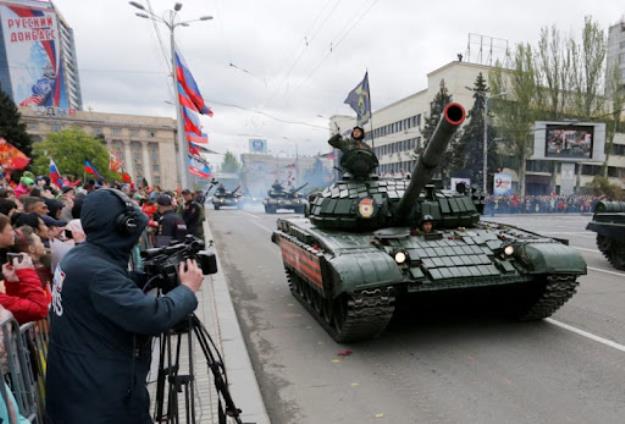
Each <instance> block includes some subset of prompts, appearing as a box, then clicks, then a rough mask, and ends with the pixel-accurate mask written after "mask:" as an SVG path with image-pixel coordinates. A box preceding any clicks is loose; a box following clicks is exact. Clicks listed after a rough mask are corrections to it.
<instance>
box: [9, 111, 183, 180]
mask: <svg viewBox="0 0 625 424" xmlns="http://www.w3.org/2000/svg"><path fill="white" fill-rule="evenodd" d="M20 112H21V114H22V121H23V122H24V123H25V124H26V126H27V131H28V133H29V134H31V135H32V136H33V139H34V141H35V142H37V141H41V140H43V139H45V138H46V136H47V135H48V134H50V133H52V132H57V131H60V130H62V129H64V128H69V127H78V128H81V129H82V130H84V131H85V132H87V133H88V134H91V135H92V136H94V137H97V138H100V139H101V140H102V142H103V143H105V144H106V145H107V147H108V149H109V151H111V152H112V153H113V154H114V155H115V156H116V157H117V158H118V159H121V160H122V161H123V162H124V167H125V170H126V171H127V172H128V173H129V174H130V175H131V176H132V177H133V179H134V181H141V180H142V179H143V178H145V179H146V180H147V181H148V183H149V184H151V185H155V186H156V185H159V186H161V188H163V189H175V188H176V187H177V186H178V181H179V178H178V160H177V157H178V156H177V146H176V121H175V120H174V119H171V118H162V117H156V116H140V115H122V114H116V113H102V112H87V111H76V112H71V113H62V112H61V113H57V114H51V113H50V111H49V110H48V111H40V110H38V109H29V108H22V109H21V110H20Z"/></svg>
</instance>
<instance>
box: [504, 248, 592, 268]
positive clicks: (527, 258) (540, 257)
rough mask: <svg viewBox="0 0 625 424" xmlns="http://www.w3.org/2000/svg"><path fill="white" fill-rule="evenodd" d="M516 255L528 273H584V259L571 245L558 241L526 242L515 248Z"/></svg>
mask: <svg viewBox="0 0 625 424" xmlns="http://www.w3.org/2000/svg"><path fill="white" fill-rule="evenodd" d="M516 255H517V257H518V258H519V259H520V261H521V262H522V263H523V264H524V265H525V266H526V267H527V268H529V272H530V274H577V275H585V274H586V273H587V270H586V261H584V258H583V257H582V255H581V254H580V253H579V252H578V251H577V250H575V249H574V248H572V247H569V246H565V245H563V244H560V243H526V244H522V245H520V246H519V247H518V248H517V253H516Z"/></svg>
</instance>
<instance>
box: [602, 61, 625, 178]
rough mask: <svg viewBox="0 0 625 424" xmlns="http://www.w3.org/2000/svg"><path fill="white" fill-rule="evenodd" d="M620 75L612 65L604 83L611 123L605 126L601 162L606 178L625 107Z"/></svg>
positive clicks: (624, 89)
mask: <svg viewBox="0 0 625 424" xmlns="http://www.w3.org/2000/svg"><path fill="white" fill-rule="evenodd" d="M620 77H621V75H620V69H619V67H618V64H614V66H613V67H612V69H610V70H609V72H608V80H607V81H606V91H607V93H608V96H609V101H610V103H611V104H610V111H611V113H610V115H611V116H610V118H611V121H610V122H607V125H606V130H607V131H606V132H607V134H606V145H605V162H603V169H602V174H603V176H604V177H607V176H608V160H610V155H611V154H612V146H613V145H614V136H615V135H616V133H617V132H619V131H622V128H621V124H622V123H621V115H622V113H623V108H624V107H625V85H623V84H622V83H621V78H620Z"/></svg>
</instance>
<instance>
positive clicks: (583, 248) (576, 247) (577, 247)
mask: <svg viewBox="0 0 625 424" xmlns="http://www.w3.org/2000/svg"><path fill="white" fill-rule="evenodd" d="M571 247H573V248H575V249H577V250H582V251H584V252H590V253H596V254H599V255H601V252H600V251H598V250H597V249H589V248H587V247H579V246H571Z"/></svg>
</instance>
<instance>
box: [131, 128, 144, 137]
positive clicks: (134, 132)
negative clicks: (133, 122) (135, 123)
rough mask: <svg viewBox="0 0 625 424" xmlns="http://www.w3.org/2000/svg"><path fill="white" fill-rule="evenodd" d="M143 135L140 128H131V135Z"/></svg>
mask: <svg viewBox="0 0 625 424" xmlns="http://www.w3.org/2000/svg"><path fill="white" fill-rule="evenodd" d="M140 135H141V129H140V128H130V136H131V137H139V136H140Z"/></svg>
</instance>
